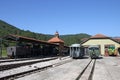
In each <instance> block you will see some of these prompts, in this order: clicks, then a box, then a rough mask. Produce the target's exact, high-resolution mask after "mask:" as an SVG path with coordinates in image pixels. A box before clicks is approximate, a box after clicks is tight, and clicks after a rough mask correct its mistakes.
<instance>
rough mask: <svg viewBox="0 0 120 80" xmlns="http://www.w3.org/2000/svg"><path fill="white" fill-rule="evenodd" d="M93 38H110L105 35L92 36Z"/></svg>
mask: <svg viewBox="0 0 120 80" xmlns="http://www.w3.org/2000/svg"><path fill="white" fill-rule="evenodd" d="M91 38H108V37H107V36H105V35H103V34H96V35H95V36H92V37H91Z"/></svg>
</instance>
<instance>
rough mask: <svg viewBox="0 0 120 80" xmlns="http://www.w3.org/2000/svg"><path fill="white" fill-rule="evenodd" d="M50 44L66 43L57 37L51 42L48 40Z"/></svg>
mask: <svg viewBox="0 0 120 80" xmlns="http://www.w3.org/2000/svg"><path fill="white" fill-rule="evenodd" d="M48 42H50V43H64V41H63V40H61V39H60V38H58V37H57V36H55V37H53V38H51V39H50V40H48Z"/></svg>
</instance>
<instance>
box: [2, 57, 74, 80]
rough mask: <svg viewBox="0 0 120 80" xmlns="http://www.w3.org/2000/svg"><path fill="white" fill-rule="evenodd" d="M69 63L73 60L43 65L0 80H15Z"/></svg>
mask: <svg viewBox="0 0 120 80" xmlns="http://www.w3.org/2000/svg"><path fill="white" fill-rule="evenodd" d="M71 61H73V60H72V59H67V60H65V59H63V61H61V62H57V63H53V64H49V65H45V66H43V67H36V68H35V69H32V70H28V71H24V72H20V73H16V74H12V75H7V76H4V77H0V80H14V79H17V78H20V77H24V76H27V75H30V74H33V73H37V72H40V71H44V70H46V69H49V68H54V67H56V66H60V65H63V64H65V63H69V62H71Z"/></svg>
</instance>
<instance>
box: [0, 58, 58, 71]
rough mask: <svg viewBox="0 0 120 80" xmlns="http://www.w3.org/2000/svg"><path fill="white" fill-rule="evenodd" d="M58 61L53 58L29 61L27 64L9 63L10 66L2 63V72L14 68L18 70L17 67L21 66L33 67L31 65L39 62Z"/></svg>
mask: <svg viewBox="0 0 120 80" xmlns="http://www.w3.org/2000/svg"><path fill="white" fill-rule="evenodd" d="M54 59H57V57H53V58H43V59H38V60H32V61H30V60H28V61H26V62H16V63H15V62H14V63H11V64H10V63H9V64H4V63H1V65H0V71H4V70H8V69H13V68H17V67H21V66H25V65H31V64H35V63H39V62H45V61H49V60H54Z"/></svg>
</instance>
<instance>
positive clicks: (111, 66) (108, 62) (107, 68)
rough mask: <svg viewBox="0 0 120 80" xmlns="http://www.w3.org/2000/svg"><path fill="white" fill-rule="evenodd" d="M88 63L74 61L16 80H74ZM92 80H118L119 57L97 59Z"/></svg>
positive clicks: (29, 67)
mask: <svg viewBox="0 0 120 80" xmlns="http://www.w3.org/2000/svg"><path fill="white" fill-rule="evenodd" d="M69 59H70V58H69ZM63 60H66V59H62V60H59V59H56V60H52V61H49V62H44V63H37V64H34V65H31V66H26V67H24V68H16V69H11V70H7V71H5V72H2V71H1V72H0V76H4V75H6V74H13V73H15V72H19V71H22V70H23V71H24V70H29V69H33V68H36V67H42V66H45V65H50V64H53V63H57V62H61V61H63ZM89 61H90V59H75V60H73V61H71V62H69V63H66V64H63V65H60V66H56V67H54V68H49V69H47V70H44V71H41V72H37V73H34V74H31V75H27V76H25V77H22V78H18V79H16V80H75V79H76V78H77V77H78V75H79V74H80V73H81V71H82V70H83V68H84V67H85V66H86V65H87V63H88V62H89ZM92 80H120V57H103V58H102V59H97V60H96V65H95V69H94V73H93V79H92Z"/></svg>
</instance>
